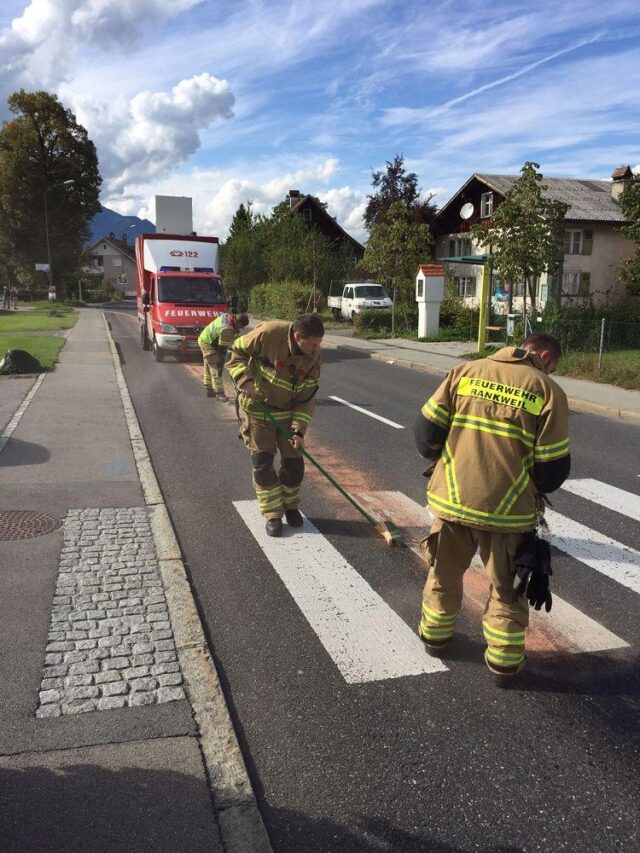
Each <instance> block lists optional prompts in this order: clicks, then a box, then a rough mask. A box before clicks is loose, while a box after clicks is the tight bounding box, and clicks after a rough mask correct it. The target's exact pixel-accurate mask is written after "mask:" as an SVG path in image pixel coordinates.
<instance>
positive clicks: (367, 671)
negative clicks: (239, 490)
mask: <svg viewBox="0 0 640 853" xmlns="http://www.w3.org/2000/svg"><path fill="white" fill-rule="evenodd" d="M233 505H234V506H235V508H236V509H237V511H238V513H239V514H240V517H241V518H242V520H243V521H244V523H245V524H246V525H247V527H248V528H249V530H250V531H251V533H252V534H253V536H254V537H255V539H256V541H257V542H258V544H259V545H260V547H261V548H262V550H263V551H264V553H265V555H266V557H267V559H268V560H269V562H270V563H271V565H272V566H273V568H274V569H275V570H276V572H277V573H278V575H279V576H280V578H281V580H282V581H283V583H284V585H285V586H286V587H287V589H288V590H289V592H290V594H291V596H292V597H293V599H294V601H295V602H296V604H297V605H298V607H299V608H300V610H301V611H302V613H303V614H304V616H305V618H306V619H307V621H308V622H309V624H310V625H311V627H312V628H313V630H314V631H315V632H316V634H317V635H318V637H319V639H320V641H321V643H322V645H323V646H324V647H325V649H326V650H327V652H328V653H329V655H330V656H331V658H332V659H333V661H334V663H335V664H336V666H337V667H338V669H339V670H340V672H341V673H342V675H343V677H344V679H345V681H347V682H348V683H349V684H360V683H363V682H369V681H381V680H383V679H386V678H401V677H403V676H406V675H421V674H423V673H433V672H444V671H446V670H447V667H446V666H445V665H444V664H443V663H442V662H441V661H440V660H438V659H437V658H432V657H429V655H428V654H427V653H426V651H425V648H424V645H423V643H422V641H421V640H420V639H419V637H418V635H417V633H416V632H415V631H412V630H411V628H409V626H408V625H407V624H406V623H405V622H404V621H403V620H402V619H401V618H400V616H398V614H397V613H396V612H395V611H394V610H392V609H391V608H390V607H389V605H388V604H387V603H386V602H385V601H384V600H383V599H382V598H381V597H380V596H379V595H378V593H377V592H375V591H374V590H373V589H372V588H371V587H370V586H369V584H368V583H367V582H366V581H365V580H364V579H363V578H362V577H361V576H360V575H359V574H358V572H357V571H356V570H355V569H354V568H353V567H352V566H351V565H350V564H349V563H348V562H347V561H346V560H345V559H344V557H342V556H341V554H340V553H339V552H338V551H337V550H336V549H335V548H334V547H333V545H332V544H331V543H330V542H329V541H328V540H327V539H325V537H324V536H323V535H322V534H321V533H320V531H319V530H318V529H317V528H316V527H315V526H314V525H313V524H311V522H310V521H309V520H308V519H305V522H304V527H303V528H301V529H300V530H296V531H295V533H290V531H289V530H288V529H287V528H286V525H285V533H286V534H287V533H289V535H285V536H283V537H282V538H277V539H274V538H271V537H269V536H267V534H266V532H265V524H264V519H263V518H262V516H261V515H260V512H259V510H258V504H257V501H234V504H233Z"/></svg>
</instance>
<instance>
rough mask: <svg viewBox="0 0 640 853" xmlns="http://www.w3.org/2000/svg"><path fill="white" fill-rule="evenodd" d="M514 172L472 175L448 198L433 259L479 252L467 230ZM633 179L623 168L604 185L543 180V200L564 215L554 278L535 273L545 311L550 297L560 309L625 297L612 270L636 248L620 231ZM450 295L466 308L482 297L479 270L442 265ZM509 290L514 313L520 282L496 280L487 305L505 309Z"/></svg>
mask: <svg viewBox="0 0 640 853" xmlns="http://www.w3.org/2000/svg"><path fill="white" fill-rule="evenodd" d="M519 177H520V176H519V175H493V174H484V173H476V174H473V175H472V176H471V177H470V178H469V180H468V181H467V182H466V183H465V184H464V185H463V186H462V187H461V188H460V189H459V190H458V191H457V192H456V193H455V194H454V195H453V196H452V197H451V198H450V199H449V200H448V201H447V203H446V204H445V205H444V206H443V207H442V208H441V209H440V210H439V211H438V214H437V216H436V229H437V234H438V236H437V239H436V250H435V255H436V260H438V259H439V258H445V257H461V256H465V255H466V256H473V255H476V254H480V253H481V250H480V248H479V247H478V246H477V245H475V244H473V242H472V240H471V237H470V234H469V230H470V228H471V226H472V225H473V224H474V223H477V222H488V223H489V224H490V222H491V218H492V216H493V213H494V212H495V210H496V209H497V207H498V206H499V205H500V204H501V203H502V201H504V198H505V196H506V195H507V193H508V192H509V190H510V189H511V187H512V186H513V184H514V183H515V182H516V181H517V180H518V178H519ZM631 177H632V172H631V169H630V167H629V166H622V167H620V168H618V169H616V170H615V171H614V172H613V174H612V176H611V180H610V181H599V180H591V179H582V178H551V177H547V176H546V175H545V177H544V181H543V183H544V184H545V185H546V187H547V189H546V190H545V191H544V195H545V196H546V197H547V198H550V199H553V200H557V201H562V202H565V203H566V204H568V205H569V209H568V211H567V214H566V217H565V222H564V226H565V230H564V245H563V246H562V248H561V249H560V250H559V253H558V266H557V269H556V271H555V272H554V273H553V274H552V275H543V276H541V278H540V280H539V282H538V283H537V302H538V304H539V305H540V306H543V305H544V304H545V303H546V301H547V299H549V298H551V295H552V294H555V295H556V299H557V295H558V284H559V285H560V292H559V295H560V298H561V301H562V304H569V305H571V304H574V305H580V304H586V303H588V302H592V303H593V304H595V305H599V304H604V303H607V302H611V301H617V300H618V299H622V298H623V297H624V296H625V288H624V285H623V284H622V283H621V282H620V280H619V278H618V273H617V264H618V263H619V261H621V260H624V259H626V258H628V257H630V256H631V255H632V254H633V253H634V252H635V251H636V248H637V246H636V245H635V243H633V242H632V241H631V240H628V239H627V238H626V237H625V236H624V235H623V234H622V233H621V232H620V226H621V225H623V224H624V221H625V219H624V216H623V213H622V210H621V208H620V202H619V198H620V195H621V194H622V192H623V190H624V187H625V184H626V182H627V181H628V180H629V179H630V178H631ZM447 273H448V276H449V278H450V281H452V284H453V287H454V292H455V293H457V294H458V295H459V296H461V297H463V298H464V299H465V301H466V302H467V303H469V304H473V303H475V302H476V301H477V297H478V295H479V293H480V279H481V276H482V267H480V266H478V265H469V264H461V263H459V264H456V263H453V262H451V263H448V264H447ZM511 288H513V302H514V306H515V307H516V309H517V308H518V307H519V305H520V304H521V302H522V294H523V284H522V282H507V281H504V282H503V281H500V280H499V278H498V277H497V276H494V281H493V283H492V306H493V307H494V308H495V309H496V310H498V311H500V309H501V308H502V309H503V310H504V311H505V312H506V305H507V302H508V296H509V290H510V289H511Z"/></svg>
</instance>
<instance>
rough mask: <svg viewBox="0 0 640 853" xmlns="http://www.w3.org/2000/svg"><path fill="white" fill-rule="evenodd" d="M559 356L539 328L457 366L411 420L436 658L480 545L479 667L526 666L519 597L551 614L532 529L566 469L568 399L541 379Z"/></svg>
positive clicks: (425, 633)
mask: <svg viewBox="0 0 640 853" xmlns="http://www.w3.org/2000/svg"><path fill="white" fill-rule="evenodd" d="M560 356H561V348H560V344H559V342H558V341H557V340H556V338H554V337H553V336H552V335H547V334H544V333H536V334H532V335H530V336H529V337H528V338H527V339H526V340H525V341H524V343H523V344H522V345H521V346H520V347H516V348H514V347H505V348H504V349H501V350H499V351H498V352H496V353H495V355H492V356H490V357H489V358H484V359H481V360H479V361H473V362H469V363H467V364H463V365H460V366H459V367H455V368H454V369H453V370H452V371H451V372H450V373H449V375H448V376H447V378H446V379H445V380H444V382H443V383H442V384H441V385H440V387H439V388H438V389H437V391H436V392H435V394H433V396H432V397H431V398H430V399H429V400H428V401H427V402H426V403H425V405H424V406H423V408H422V411H421V414H420V416H419V418H418V420H417V422H416V425H415V439H416V446H417V448H418V452H419V453H420V455H421V456H423V457H425V458H426V459H428V460H429V462H430V464H429V466H428V468H427V471H426V474H425V475H426V476H429V475H431V479H430V481H429V484H428V487H427V501H428V504H429V508H430V510H431V512H432V513H433V515H435V516H436V519H435V522H434V524H433V527H432V528H431V532H430V534H429V536H428V538H427V540H426V558H427V563H428V566H429V574H428V577H427V582H426V585H425V588H424V593H423V601H422V620H421V622H420V628H419V633H420V636H421V637H422V639H423V640H424V642H425V643H426V645H427V648H428V650H429V651H430V652H431V653H432V654H438V653H439V652H440V651H441V650H442V649H443V648H444V646H446V645H447V644H448V642H449V641H450V640H451V638H452V636H453V632H454V628H455V623H456V617H457V615H458V611H459V610H460V607H461V605H462V579H463V575H464V573H465V571H466V570H467V568H468V567H469V564H470V562H471V560H472V558H473V555H474V554H475V552H476V549H479V550H480V557H481V558H482V561H483V563H484V565H485V568H486V571H487V573H488V575H489V579H490V581H491V588H490V593H489V600H488V602H487V606H486V608H485V612H484V616H483V620H482V627H483V633H484V638H485V641H486V643H487V648H486V651H485V661H486V664H487V666H488V667H489V669H490V670H491V671H492V672H493V673H494V674H495V675H496V676H498V678H499V680H501V678H502V677H503V676H509V675H514V674H516V673H517V672H519V671H520V670H521V669H522V667H523V666H524V663H525V655H524V644H525V643H524V640H525V629H526V627H527V625H528V624H529V606H528V603H527V600H528V601H529V603H531V604H532V605H534V606H535V608H536V609H537V610H539V609H540V607H541V606H542V605H543V604H544V605H545V607H546V609H547V610H549V609H550V608H551V593H550V591H549V574H551V568H550V561H549V545H548V542H546V541H544V540H543V539H538V537H537V535H536V533H535V531H536V528H537V526H538V523H539V522H540V521H541V520H542V512H543V508H544V502H543V495H546V494H547V493H548V492H553V491H555V490H556V489H558V488H560V486H561V485H562V483H563V482H564V481H565V479H566V478H567V476H568V475H569V469H570V466H571V457H570V455H569V438H568V420H569V412H568V405H567V398H566V395H565V393H564V391H563V390H562V389H561V388H560V387H559V386H558V385H557V384H556V383H555V382H554V381H553V380H552V379H550V378H549V374H551V373H553V371H554V370H555V369H556V367H557V366H558V362H559V360H560Z"/></svg>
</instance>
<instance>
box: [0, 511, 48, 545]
mask: <svg viewBox="0 0 640 853" xmlns="http://www.w3.org/2000/svg"><path fill="white" fill-rule="evenodd" d="M61 524H62V519H60V518H56V517H55V515H47V513H46V512H30V511H29V510H25V509H13V510H9V511H8V512H0V539H31V538H32V537H34V536H42V535H44V534H45V533H51V531H52V530H57V529H58V527H60V525H61Z"/></svg>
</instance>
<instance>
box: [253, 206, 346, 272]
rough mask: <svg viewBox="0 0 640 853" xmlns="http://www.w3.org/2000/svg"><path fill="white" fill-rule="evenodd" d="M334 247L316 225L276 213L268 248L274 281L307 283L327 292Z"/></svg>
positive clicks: (288, 214)
mask: <svg viewBox="0 0 640 853" xmlns="http://www.w3.org/2000/svg"><path fill="white" fill-rule="evenodd" d="M333 252H334V246H333V245H332V241H331V240H329V239H328V238H327V237H325V236H324V234H322V232H321V231H320V230H319V228H318V227H317V226H316V225H314V224H313V223H308V222H305V221H304V219H303V218H302V217H301V216H300V215H299V214H297V213H294V214H291V213H290V212H288V211H287V212H285V213H284V215H280V214H279V212H278V211H277V209H276V211H274V217H273V219H272V222H271V228H270V231H269V238H268V246H267V264H268V268H269V277H270V280H271V281H285V280H290V281H294V280H299V281H308V282H309V283H310V284H311V285H312V286H313V287H314V289H315V288H319V289H325V287H326V285H327V284H328V282H329V279H330V277H331V268H332V266H333V257H332V255H333Z"/></svg>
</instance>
